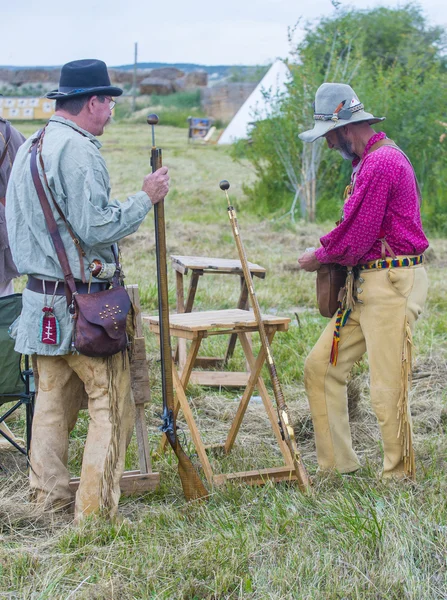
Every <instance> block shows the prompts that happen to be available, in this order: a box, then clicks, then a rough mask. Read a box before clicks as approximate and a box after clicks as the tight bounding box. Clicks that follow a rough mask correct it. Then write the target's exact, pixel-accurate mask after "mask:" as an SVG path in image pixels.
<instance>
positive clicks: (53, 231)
mask: <svg viewBox="0 0 447 600" xmlns="http://www.w3.org/2000/svg"><path fill="white" fill-rule="evenodd" d="M41 135H42V132H40V135H39V137H38V138H37V139H35V140H34V142H33V145H32V147H31V161H30V166H31V175H32V178H33V182H34V185H35V187H36V192H37V195H38V196H39V201H40V204H41V206H42V210H43V214H44V216H45V220H46V223H47V227H48V231H49V233H50V235H51V239H52V240H53V244H54V248H55V250H56V254H57V257H58V259H59V262H60V265H61V268H62V272H63V274H64V279H65V284H66V287H65V295H66V296H67V304H71V301H72V296H73V294H74V293H75V292H76V284H75V280H74V277H73V273H72V272H71V269H70V264H69V262H68V257H67V253H66V251H65V247H64V242H63V241H62V238H61V234H60V232H59V229H58V227H57V223H56V219H55V218H54V215H53V211H52V210H51V207H50V203H49V202H48V198H47V196H46V194H45V190H44V189H43V185H42V182H41V180H40V177H39V171H38V169H37V159H36V156H37V146H38V142H39V140H40V137H41Z"/></svg>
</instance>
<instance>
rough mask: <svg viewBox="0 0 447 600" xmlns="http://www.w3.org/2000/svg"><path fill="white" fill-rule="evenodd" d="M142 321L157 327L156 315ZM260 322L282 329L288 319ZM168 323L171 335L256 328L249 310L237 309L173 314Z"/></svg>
mask: <svg viewBox="0 0 447 600" xmlns="http://www.w3.org/2000/svg"><path fill="white" fill-rule="evenodd" d="M144 320H145V321H146V322H148V323H149V324H150V325H157V326H158V315H155V316H150V317H144ZM262 320H263V321H264V322H265V323H266V324H268V325H278V326H283V327H285V326H286V325H288V324H289V323H290V319H289V318H288V317H278V316H274V315H262ZM169 322H170V329H171V332H172V335H177V333H175V332H176V331H177V330H179V331H200V330H212V329H221V328H229V327H236V326H238V327H241V328H242V327H257V323H256V318H255V315H254V313H253V312H252V311H251V310H250V311H247V310H241V309H237V308H232V309H227V310H208V311H202V312H192V313H183V314H173V315H170V316H169Z"/></svg>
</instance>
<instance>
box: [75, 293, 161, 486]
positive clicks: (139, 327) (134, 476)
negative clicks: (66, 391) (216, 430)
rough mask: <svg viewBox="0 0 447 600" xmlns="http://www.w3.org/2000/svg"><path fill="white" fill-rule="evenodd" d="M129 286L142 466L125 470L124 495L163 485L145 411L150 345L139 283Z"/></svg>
mask: <svg viewBox="0 0 447 600" xmlns="http://www.w3.org/2000/svg"><path fill="white" fill-rule="evenodd" d="M126 289H127V292H128V294H129V296H130V299H131V301H132V304H133V305H134V307H135V312H136V315H135V322H136V330H135V337H134V340H133V344H134V347H133V352H132V356H131V360H130V377H131V385H132V392H133V397H134V400H135V433H136V436H137V445H138V460H139V463H140V469H139V470H138V471H125V472H124V474H123V476H122V478H121V481H120V487H121V493H122V494H123V495H124V496H125V495H129V494H137V493H140V492H148V491H151V490H155V489H157V487H158V486H159V485H160V473H154V472H153V471H152V463H151V455H150V450H149V439H148V433H147V427H146V418H145V414H144V405H145V404H146V403H148V402H150V401H151V391H150V387H149V373H148V366H147V362H146V347H145V343H144V336H143V321H142V319H141V306H140V296H139V293H138V285H127V286H126ZM81 408H85V409H86V408H88V404H87V398H85V399H84V400H83V403H82V406H81ZM78 487H79V477H73V478H72V479H71V480H70V488H71V489H72V490H73V491H75V490H77V488H78Z"/></svg>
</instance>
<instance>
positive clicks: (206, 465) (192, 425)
mask: <svg viewBox="0 0 447 600" xmlns="http://www.w3.org/2000/svg"><path fill="white" fill-rule="evenodd" d="M172 378H173V381H174V389H175V393H176V395H177V399H178V401H179V403H180V406H181V408H182V411H183V415H184V417H185V420H186V422H187V424H188V428H189V432H190V434H191V437H192V440H193V443H194V446H195V448H196V450H197V454H198V455H199V459H200V462H201V465H202V469H203V471H204V473H205V477H206V478H207V480H208V482H209V483H211V484H212V483H213V471H212V469H211V465H210V461H209V460H208V456H207V454H206V450H205V446H204V444H203V442H202V438H201V437H200V433H199V430H198V429H197V425H196V422H195V421H194V416H193V414H192V411H191V408H190V406H189V404H188V399H187V398H186V394H185V390H184V388H183V386H182V383H181V381H180V378H179V376H178V373H177V370H176V369H175V367H174V365H172Z"/></svg>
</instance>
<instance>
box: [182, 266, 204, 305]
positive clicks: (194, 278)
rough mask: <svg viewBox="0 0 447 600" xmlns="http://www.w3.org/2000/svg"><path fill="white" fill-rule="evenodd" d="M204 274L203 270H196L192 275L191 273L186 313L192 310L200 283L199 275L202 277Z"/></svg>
mask: <svg viewBox="0 0 447 600" xmlns="http://www.w3.org/2000/svg"><path fill="white" fill-rule="evenodd" d="M202 275H203V273H201V272H197V271H195V272H194V273H193V274H192V275H191V279H190V281H189V290H188V297H187V298H186V304H185V310H184V312H185V313H190V312H191V311H192V307H193V304H194V300H195V297H196V292H197V285H198V283H199V277H201V276H202Z"/></svg>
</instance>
